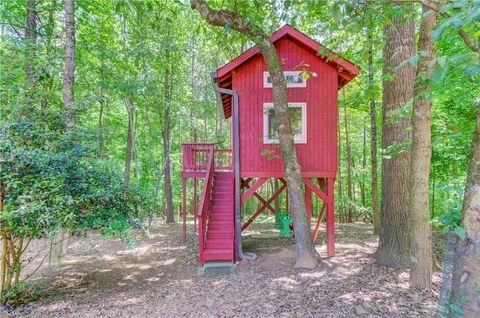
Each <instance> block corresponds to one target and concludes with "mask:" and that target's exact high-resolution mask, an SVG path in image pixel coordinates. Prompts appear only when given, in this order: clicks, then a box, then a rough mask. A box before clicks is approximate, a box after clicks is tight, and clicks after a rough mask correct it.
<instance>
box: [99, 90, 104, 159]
mask: <svg viewBox="0 0 480 318" xmlns="http://www.w3.org/2000/svg"><path fill="white" fill-rule="evenodd" d="M100 98H101V100H100V108H99V110H98V156H99V157H100V158H103V106H104V104H105V99H104V97H103V96H101V97H100Z"/></svg>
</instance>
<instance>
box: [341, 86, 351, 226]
mask: <svg viewBox="0 0 480 318" xmlns="http://www.w3.org/2000/svg"><path fill="white" fill-rule="evenodd" d="M342 93H343V119H344V122H345V147H346V151H347V195H348V214H347V222H348V223H351V222H353V207H352V203H353V188H352V152H351V149H350V138H349V136H348V118H347V104H346V103H345V88H344V89H343V92H342Z"/></svg>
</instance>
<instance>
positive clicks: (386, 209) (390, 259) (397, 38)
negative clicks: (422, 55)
mask: <svg viewBox="0 0 480 318" xmlns="http://www.w3.org/2000/svg"><path fill="white" fill-rule="evenodd" d="M409 7H411V6H406V8H405V9H408V8H409ZM407 11H408V10H407ZM408 12H409V11H408ZM384 34H385V38H386V44H385V47H384V49H383V60H384V66H383V74H384V81H383V103H382V104H383V111H382V116H383V133H382V148H383V149H384V150H387V151H391V147H392V146H395V149H398V148H401V149H399V151H397V152H395V153H389V154H388V155H389V156H388V157H387V156H384V159H383V164H382V205H381V213H380V217H381V227H380V240H379V246H378V249H377V252H376V260H377V263H378V264H380V265H384V266H389V267H407V266H409V264H410V257H409V255H410V226H409V211H408V198H409V187H410V185H409V175H410V173H409V171H410V151H409V150H408V142H409V140H410V138H411V133H410V131H409V128H410V126H411V120H410V118H405V117H402V118H400V119H395V120H394V119H392V115H397V116H398V114H399V112H400V110H401V109H402V108H403V107H405V105H407V103H409V102H410V101H411V100H412V98H413V84H414V79H415V68H414V67H413V66H411V65H407V66H405V67H403V68H401V69H399V70H395V67H397V66H398V65H399V64H400V63H401V62H403V61H405V60H407V59H409V58H410V57H411V56H413V55H414V54H415V23H414V19H413V17H410V18H408V19H405V17H403V16H400V17H392V19H391V23H388V24H387V25H386V26H385V28H384ZM392 73H393V79H392V80H389V79H388V77H389V76H391V75H392Z"/></svg>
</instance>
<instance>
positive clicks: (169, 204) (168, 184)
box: [163, 65, 175, 223]
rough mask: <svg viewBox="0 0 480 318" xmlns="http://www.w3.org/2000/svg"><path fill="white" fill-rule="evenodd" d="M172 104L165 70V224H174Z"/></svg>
mask: <svg viewBox="0 0 480 318" xmlns="http://www.w3.org/2000/svg"><path fill="white" fill-rule="evenodd" d="M171 104H172V69H171V65H167V67H166V69H165V117H164V119H163V162H164V165H165V166H164V169H165V170H164V175H165V200H166V211H165V212H166V216H167V223H175V215H174V213H173V194H172V177H171V164H170V109H171Z"/></svg>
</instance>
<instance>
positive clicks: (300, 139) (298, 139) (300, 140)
mask: <svg viewBox="0 0 480 318" xmlns="http://www.w3.org/2000/svg"><path fill="white" fill-rule="evenodd" d="M288 107H298V108H301V110H302V134H301V135H296V136H294V138H293V142H294V143H295V144H306V143H307V103H288ZM269 109H273V103H263V143H264V144H278V139H270V138H269V137H268V110H269Z"/></svg>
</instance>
